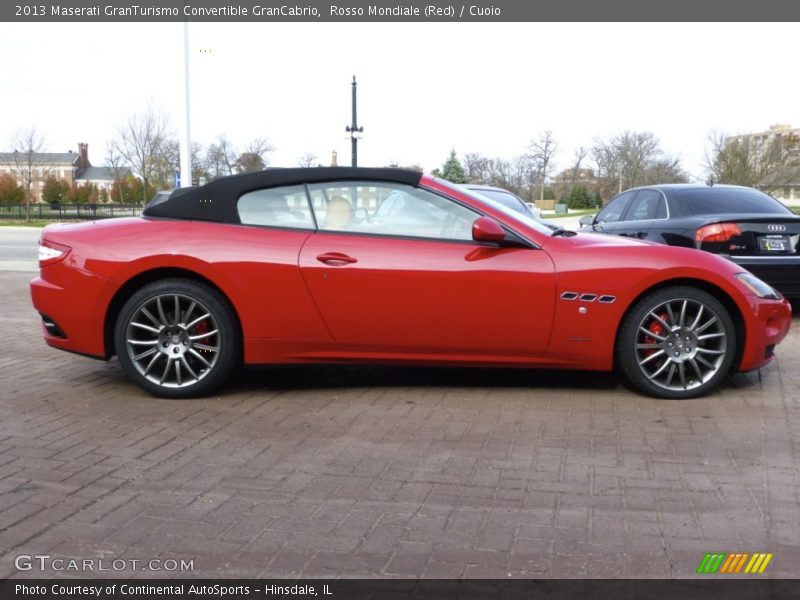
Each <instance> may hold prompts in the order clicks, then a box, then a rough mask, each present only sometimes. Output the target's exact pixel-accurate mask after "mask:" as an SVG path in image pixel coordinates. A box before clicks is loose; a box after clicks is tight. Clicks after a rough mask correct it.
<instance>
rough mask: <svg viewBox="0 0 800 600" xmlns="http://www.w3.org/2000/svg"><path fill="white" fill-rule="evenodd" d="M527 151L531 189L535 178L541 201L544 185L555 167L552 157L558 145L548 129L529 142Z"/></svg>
mask: <svg viewBox="0 0 800 600" xmlns="http://www.w3.org/2000/svg"><path fill="white" fill-rule="evenodd" d="M528 150H529V153H528V158H529V159H530V160H531V162H532V165H533V168H532V170H531V176H532V177H531V187H533V184H534V179H533V178H534V177H535V178H536V179H537V181H538V183H539V186H540V188H539V200H543V199H544V186H545V183H546V182H547V178H548V177H549V176H550V173H552V171H553V168H554V167H555V164H554V162H553V156H555V153H556V150H558V144H556V141H555V140H554V139H553V133H552V132H551V131H550V130H549V129H548V130H547V131H545V132H544V133H542V134H540V135H539V138H538V139H536V140H533V141H531V143H530V145H529V146H528Z"/></svg>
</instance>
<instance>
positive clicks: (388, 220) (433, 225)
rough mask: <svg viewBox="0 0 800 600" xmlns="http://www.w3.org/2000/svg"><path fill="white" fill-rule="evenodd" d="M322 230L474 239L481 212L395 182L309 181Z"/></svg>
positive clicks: (313, 204)
mask: <svg viewBox="0 0 800 600" xmlns="http://www.w3.org/2000/svg"><path fill="white" fill-rule="evenodd" d="M309 192H310V194H311V202H312V206H313V207H314V214H315V216H316V218H317V223H318V224H319V228H320V230H323V231H347V232H352V233H371V234H379V235H396V236H403V237H422V238H434V239H446V240H472V223H473V222H474V221H475V219H477V218H478V217H479V216H480V215H478V214H477V213H475V212H473V211H472V210H470V209H468V208H466V207H464V206H461V205H460V204H457V203H455V202H453V201H451V200H448V199H446V198H442V197H441V196H438V195H437V194H434V193H432V192H428V191H426V190H423V189H420V188H415V187H411V186H406V185H402V184H395V183H383V182H382V183H376V182H359V181H354V182H352V183H342V182H337V183H320V184H312V185H309Z"/></svg>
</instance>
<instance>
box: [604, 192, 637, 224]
mask: <svg viewBox="0 0 800 600" xmlns="http://www.w3.org/2000/svg"><path fill="white" fill-rule="evenodd" d="M635 195H636V192H625V193H624V194H620V195H619V196H617V197H616V198H612V199H611V201H610V202H609V203H608V205H607V206H606V207H605V208H604V209H603V210H601V211H600V212H599V213H597V218H596V219H595V221H596V222H598V223H599V222H600V221H603V222H604V223H616V222H617V221H619V220H620V218H621V217H622V213H623V212H625V207H626V206H627V205H628V202H630V200H631V198H633V197H634V196H635Z"/></svg>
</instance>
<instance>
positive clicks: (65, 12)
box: [0, 0, 800, 23]
mask: <svg viewBox="0 0 800 600" xmlns="http://www.w3.org/2000/svg"><path fill="white" fill-rule="evenodd" d="M0 20H2V21H12V22H13V21H19V22H22V21H26V22H36V21H41V22H58V23H60V22H63V23H76V22H121V23H124V22H157V21H184V20H189V21H209V22H218V21H227V22H237V21H238V22H265V23H267V22H281V21H283V22H291V21H298V22H348V21H353V22H359V21H362V22H369V21H372V22H390V21H395V22H459V21H466V22H470V21H471V22H479V21H483V22H510V21H530V22H536V21H538V22H542V21H550V22H554V21H576V22H577V21H599V22H604V21H605V22H608V21H687V22H688V21H694V22H697V21H704V22H737V21H738V22H742V21H761V22H766V21H798V20H800V2H798V1H797V0H758V2H755V1H753V0H744V1H742V0H666V1H664V0H536V1H531V0H528V1H525V0H483V1H476V0H468V1H467V2H453V1H452V0H398V1H396V2H386V1H384V2H369V1H365V0H326V1H324V2H323V1H320V0H295V1H294V2H292V1H288V0H278V1H277V2H275V1H272V0H182V1H174V0H168V1H160V0H30V1H25V0H10V1H9V2H3V3H0Z"/></svg>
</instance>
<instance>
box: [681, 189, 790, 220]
mask: <svg viewBox="0 0 800 600" xmlns="http://www.w3.org/2000/svg"><path fill="white" fill-rule="evenodd" d="M672 197H673V198H674V200H675V201H676V204H677V205H678V206H680V207H681V208H682V209H683V211H682V212H685V213H688V214H691V215H719V214H734V213H739V214H753V213H765V214H770V215H792V214H793V213H792V211H790V210H789V209H788V208H786V207H785V206H784V205H783V204H781V203H780V202H778V201H777V200H775V199H774V198H771V197H770V196H767V195H766V194H765V193H763V192H759V191H758V190H753V189H736V188H712V187H709V188H695V189H688V190H675V191H673V192H672Z"/></svg>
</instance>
